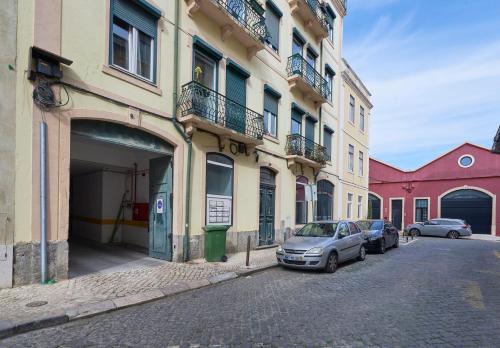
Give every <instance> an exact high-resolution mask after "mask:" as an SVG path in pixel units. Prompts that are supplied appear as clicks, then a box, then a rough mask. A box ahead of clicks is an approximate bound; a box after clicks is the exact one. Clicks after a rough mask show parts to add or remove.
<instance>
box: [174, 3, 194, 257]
mask: <svg viewBox="0 0 500 348" xmlns="http://www.w3.org/2000/svg"><path fill="white" fill-rule="evenodd" d="M179 17H180V6H179V0H175V21H174V26H175V31H174V88H173V93H172V96H173V98H172V99H173V100H172V116H173V117H172V122H173V123H174V127H175V129H176V130H177V132H179V134H180V135H181V136H182V138H183V139H184V141H185V142H186V143H187V145H188V158H187V165H186V176H185V177H186V196H185V201H184V202H185V208H184V214H185V215H184V217H185V219H184V240H183V249H182V250H183V260H184V262H186V261H189V230H190V207H191V162H192V160H191V159H192V154H193V141H192V139H191V137H190V136H189V135H188V134H186V132H185V131H184V129H183V128H182V126H181V125H180V124H179V122H178V121H177V90H178V88H179Z"/></svg>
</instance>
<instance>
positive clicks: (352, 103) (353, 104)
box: [349, 95, 355, 123]
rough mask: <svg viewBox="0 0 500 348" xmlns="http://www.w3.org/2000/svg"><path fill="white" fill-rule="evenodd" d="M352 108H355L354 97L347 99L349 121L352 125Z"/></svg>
mask: <svg viewBox="0 0 500 348" xmlns="http://www.w3.org/2000/svg"><path fill="white" fill-rule="evenodd" d="M354 108H355V101H354V97H353V96H352V95H351V96H350V98H349V121H351V122H352V123H354Z"/></svg>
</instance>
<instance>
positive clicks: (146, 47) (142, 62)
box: [137, 31, 153, 80]
mask: <svg viewBox="0 0 500 348" xmlns="http://www.w3.org/2000/svg"><path fill="white" fill-rule="evenodd" d="M138 35H139V49H138V50H137V74H139V75H141V76H142V77H145V78H147V79H149V80H152V79H153V76H152V64H153V62H152V59H153V39H152V38H151V37H150V36H148V35H146V34H144V33H141V32H140V31H139V32H138Z"/></svg>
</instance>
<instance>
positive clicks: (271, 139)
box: [264, 134, 280, 145]
mask: <svg viewBox="0 0 500 348" xmlns="http://www.w3.org/2000/svg"><path fill="white" fill-rule="evenodd" d="M264 139H266V140H269V141H271V142H273V143H275V144H278V145H279V143H280V140H279V139H278V138H276V137H274V136H272V135H269V134H264Z"/></svg>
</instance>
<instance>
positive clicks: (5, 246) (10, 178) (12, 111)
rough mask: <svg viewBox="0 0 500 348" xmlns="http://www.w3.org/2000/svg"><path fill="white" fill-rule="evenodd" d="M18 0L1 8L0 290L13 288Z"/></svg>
mask: <svg viewBox="0 0 500 348" xmlns="http://www.w3.org/2000/svg"><path fill="white" fill-rule="evenodd" d="M16 33H17V0H7V1H6V2H4V3H3V4H2V6H1V7H0V42H2V49H1V50H0V67H1V68H0V178H1V180H0V288H2V287H10V286H12V281H11V280H12V247H13V242H14V230H15V218H14V216H15V213H14V184H15V170H16V161H15V144H16V142H15V134H16V132H15V129H16V117H15V115H16V72H15V70H16V69H17V66H16V55H17V54H16V48H17V40H16Z"/></svg>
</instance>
